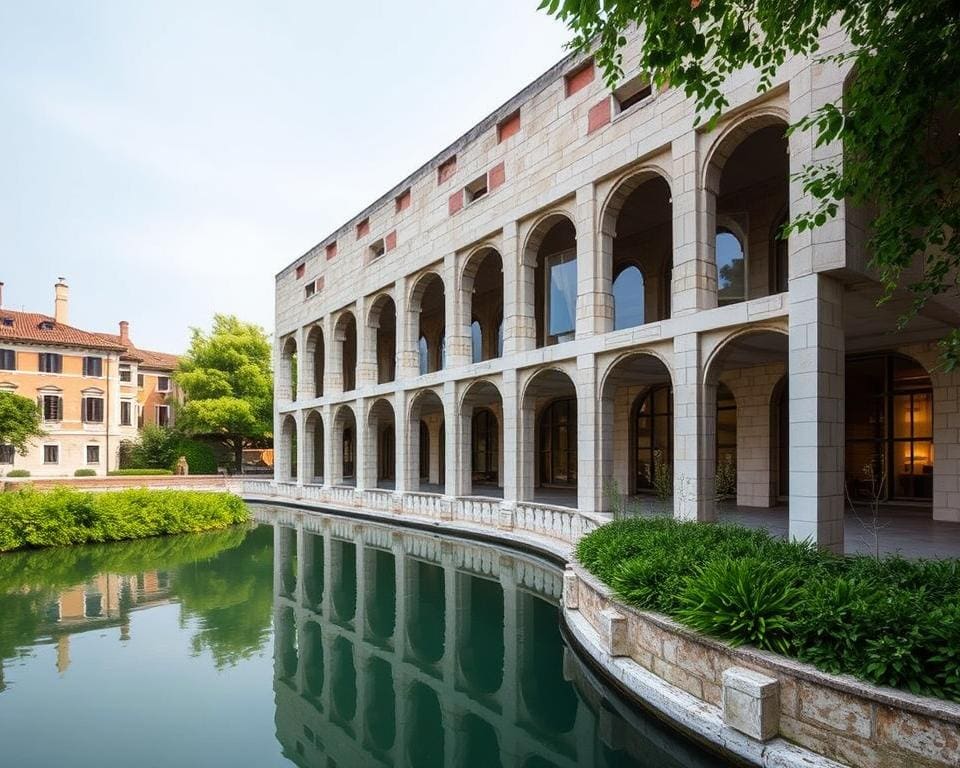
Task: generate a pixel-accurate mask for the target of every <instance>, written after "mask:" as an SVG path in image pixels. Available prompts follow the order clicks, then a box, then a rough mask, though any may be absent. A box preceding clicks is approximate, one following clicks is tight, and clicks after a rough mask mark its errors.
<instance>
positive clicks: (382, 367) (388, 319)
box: [367, 294, 397, 384]
mask: <svg viewBox="0 0 960 768" xmlns="http://www.w3.org/2000/svg"><path fill="white" fill-rule="evenodd" d="M367 327H368V329H369V330H370V332H371V335H372V337H373V338H371V342H372V343H373V349H374V354H375V355H376V365H377V383H378V384H385V383H387V382H390V381H393V380H394V378H395V377H396V370H397V308H396V305H395V304H394V303H393V298H391V297H390V296H389V295H388V294H382V295H381V296H378V297H377V298H376V299H375V300H374V302H373V304H372V306H371V307H370V314H369V316H368V318H367Z"/></svg>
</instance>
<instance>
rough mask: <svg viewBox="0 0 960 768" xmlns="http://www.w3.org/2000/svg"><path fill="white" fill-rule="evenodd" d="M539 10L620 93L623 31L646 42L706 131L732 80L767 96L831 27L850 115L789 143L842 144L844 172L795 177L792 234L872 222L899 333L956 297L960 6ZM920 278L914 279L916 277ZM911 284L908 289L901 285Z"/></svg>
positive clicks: (827, 114)
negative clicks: (859, 219) (790, 63)
mask: <svg viewBox="0 0 960 768" xmlns="http://www.w3.org/2000/svg"><path fill="white" fill-rule="evenodd" d="M540 7H541V9H544V10H546V11H547V12H548V13H550V14H552V15H554V16H556V17H558V18H559V19H561V20H563V21H564V22H565V23H566V24H567V25H568V26H569V27H570V29H571V30H572V31H573V33H574V35H575V37H574V40H573V45H574V46H575V47H577V48H579V49H581V50H593V52H594V56H595V59H596V61H597V63H598V65H599V66H600V68H601V69H602V70H603V73H604V76H605V79H606V80H607V82H608V83H609V84H610V85H611V87H612V86H614V85H615V84H616V83H617V81H618V80H619V79H620V77H621V76H622V71H621V63H622V48H623V46H624V44H625V43H626V37H625V32H626V31H627V30H628V29H631V28H633V27H634V26H635V27H636V28H639V29H641V30H643V47H642V52H641V56H640V69H641V70H642V71H647V72H649V73H650V74H651V77H652V78H653V80H654V82H655V83H656V84H657V85H658V87H663V86H666V85H667V84H668V83H669V85H670V87H675V88H679V89H682V90H683V91H684V93H685V94H686V95H687V96H688V97H693V98H694V99H695V102H696V108H697V120H698V122H701V121H702V120H704V119H706V120H707V121H708V122H712V121H715V120H716V119H717V118H718V117H719V115H720V113H721V112H722V111H723V110H724V108H725V107H726V106H727V101H726V98H725V97H724V95H723V92H722V90H721V89H722V86H723V84H724V81H725V80H726V78H727V76H728V75H730V74H731V73H733V72H735V71H737V70H739V69H742V68H744V67H750V66H752V67H755V68H756V69H757V71H758V72H759V75H760V83H759V90H760V91H761V92H762V91H765V90H767V89H768V88H769V87H770V84H771V83H772V80H773V77H774V75H775V73H776V71H777V69H778V67H779V66H780V65H781V64H783V63H784V61H785V60H786V59H787V57H788V56H790V55H802V56H812V57H815V58H816V57H818V51H819V43H820V35H821V33H822V32H823V31H824V30H825V29H826V28H827V26H828V24H830V23H836V24H838V25H839V27H840V28H842V30H843V31H844V33H845V34H846V36H847V39H848V40H849V41H850V51H849V52H847V53H844V54H840V55H835V56H831V57H826V58H829V59H830V60H831V61H832V62H834V63H850V64H852V71H853V76H852V77H851V78H850V79H849V82H848V85H847V88H846V90H845V92H844V95H843V101H842V103H833V102H830V103H826V104H824V105H823V106H822V107H820V108H819V109H816V110H815V111H813V112H812V113H811V114H809V115H807V116H806V117H804V118H802V119H801V120H799V121H798V122H797V123H795V124H794V125H792V126H791V127H790V131H812V132H813V134H814V136H815V138H814V142H815V145H816V146H822V145H824V144H829V143H831V142H833V141H836V140H840V141H842V143H843V162H842V164H841V163H837V162H820V163H816V164H811V165H810V166H808V167H806V168H805V169H803V170H802V171H801V172H800V173H799V174H798V177H799V179H800V180H801V181H802V184H803V189H804V192H805V193H807V194H809V195H810V197H811V199H812V201H813V206H812V208H811V210H810V211H808V212H805V213H802V214H800V215H798V216H796V217H795V218H794V219H793V221H791V222H790V223H789V225H788V227H787V230H788V231H798V232H799V231H804V230H807V229H811V228H813V227H818V226H820V225H822V224H823V223H825V222H826V221H827V220H828V219H830V218H832V217H833V216H834V215H836V212H837V210H838V204H839V202H840V201H842V200H849V201H850V202H851V203H852V204H854V205H863V206H867V207H869V208H870V209H871V210H872V211H874V212H875V214H876V215H875V218H874V220H873V226H872V231H871V238H870V242H869V243H868V248H869V249H870V252H871V261H870V266H871V267H872V268H873V269H874V270H875V271H876V273H877V276H878V277H879V280H880V283H881V285H882V287H883V293H882V297H881V299H880V301H881V302H884V301H888V300H889V299H890V298H892V296H893V295H894V293H895V292H896V291H897V290H898V289H901V288H906V289H907V290H908V291H909V292H910V295H911V298H912V302H911V305H910V308H909V310H908V311H906V312H905V313H903V315H902V316H901V317H900V327H903V326H904V325H905V324H906V323H907V322H909V320H910V319H911V318H912V317H913V316H915V315H916V314H917V313H918V312H919V311H920V310H921V309H923V307H924V305H925V304H926V303H927V302H928V301H929V300H930V299H931V298H933V297H935V296H938V295H941V294H946V293H950V294H954V295H956V294H957V293H958V292H960V291H958V289H960V282H958V280H960V278H958V269H960V181H958V179H960V174H958V170H960V142H958V141H957V138H958V122H960V120H958V117H960V115H958V111H957V104H960V4H958V3H957V2H956V1H955V0H861V2H855V3H854V2H850V1H849V0H810V2H805V3H787V2H773V3H771V2H763V0H739V2H733V1H732V0H604V2H602V3H600V2H596V0H594V1H593V2H582V1H581V0H543V2H542V3H541V5H540ZM908 269H909V270H911V271H910V272H909V274H905V273H907V270H908ZM904 281H906V285H901V283H903V282H904ZM941 349H942V352H943V358H942V360H943V365H944V367H945V368H946V369H947V370H951V369H953V368H955V367H957V366H958V365H960V329H953V330H952V331H950V332H949V333H948V334H947V336H946V337H945V338H943V339H942V341H941Z"/></svg>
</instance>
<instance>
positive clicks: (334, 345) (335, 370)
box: [323, 315, 343, 396]
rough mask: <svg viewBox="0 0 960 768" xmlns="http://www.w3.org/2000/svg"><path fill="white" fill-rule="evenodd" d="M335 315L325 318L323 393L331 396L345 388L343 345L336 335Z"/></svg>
mask: <svg viewBox="0 0 960 768" xmlns="http://www.w3.org/2000/svg"><path fill="white" fill-rule="evenodd" d="M333 329H334V325H333V315H327V316H326V317H325V318H324V319H323V354H324V355H325V356H326V357H325V359H324V361H323V394H324V395H326V396H329V395H330V394H332V393H334V392H340V391H341V390H342V389H343V345H342V344H341V341H342V340H341V339H338V338H336V337H335V335H334V330H333Z"/></svg>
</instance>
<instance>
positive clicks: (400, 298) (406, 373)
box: [393, 277, 420, 381]
mask: <svg viewBox="0 0 960 768" xmlns="http://www.w3.org/2000/svg"><path fill="white" fill-rule="evenodd" d="M393 295H394V301H395V302H396V307H397V381H405V380H407V379H412V378H415V377H416V376H417V375H418V374H419V373H420V355H419V353H418V352H417V322H416V321H417V318H416V317H412V316H411V315H410V295H409V289H408V288H407V279H406V278H405V277H401V278H399V279H398V280H397V281H396V283H394V287H393Z"/></svg>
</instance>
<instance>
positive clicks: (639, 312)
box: [613, 266, 645, 330]
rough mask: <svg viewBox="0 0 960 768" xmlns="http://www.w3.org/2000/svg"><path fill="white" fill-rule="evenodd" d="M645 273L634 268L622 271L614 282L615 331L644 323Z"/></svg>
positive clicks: (630, 267)
mask: <svg viewBox="0 0 960 768" xmlns="http://www.w3.org/2000/svg"><path fill="white" fill-rule="evenodd" d="M643 299H644V296H643V273H642V272H641V271H640V270H639V269H638V268H637V267H634V266H629V267H627V268H626V269H624V270H621V272H620V274H619V275H617V279H616V280H614V281H613V327H614V330H619V329H621V328H632V327H633V326H635V325H643V323H644V317H645V315H644V307H643Z"/></svg>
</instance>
